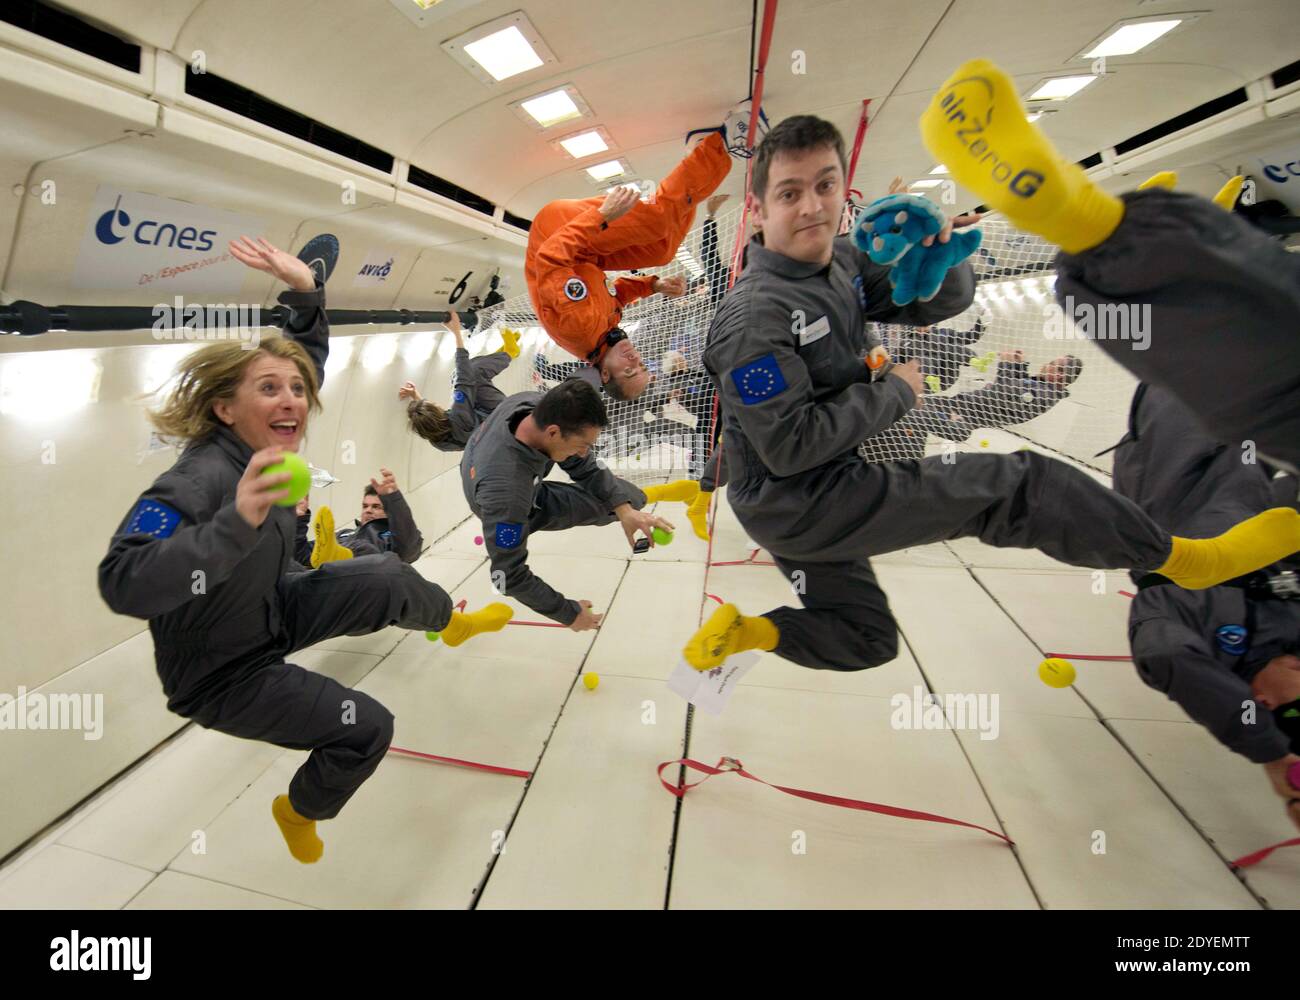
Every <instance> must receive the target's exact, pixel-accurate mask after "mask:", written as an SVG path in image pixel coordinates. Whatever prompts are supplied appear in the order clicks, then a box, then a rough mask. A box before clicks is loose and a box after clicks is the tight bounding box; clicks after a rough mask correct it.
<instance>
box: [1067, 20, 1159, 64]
mask: <svg viewBox="0 0 1300 1000" xmlns="http://www.w3.org/2000/svg"><path fill="white" fill-rule="evenodd" d="M1182 23H1183V18H1181V17H1178V18H1172V19H1170V20H1167V21H1139V22H1138V23H1136V24H1122V25H1120V26H1119V27H1118V28H1116V29H1115V30H1114V31H1112V32H1111V33H1110V34H1108V35H1107V36H1106V37H1105V38H1103V39H1102V40H1101V41H1100V42H1098V43H1097V44H1096V45H1094V46H1093V47H1092V48H1091V49H1089V50H1088V51H1087V52H1084V53H1083V55H1082V57H1081V58H1084V59H1095V58H1097V57H1098V56H1131V55H1132V54H1133V53H1134V52H1140V51H1141V50H1142V49H1145V48H1146V47H1147V46H1148V45H1150V44H1151V43H1152V42H1154V41H1155V40H1156V39H1157V38H1159V37H1160V36H1161V35H1164V34H1165V33H1167V32H1170V31H1173V29H1174V28H1176V27H1178V25H1180V24H1182Z"/></svg>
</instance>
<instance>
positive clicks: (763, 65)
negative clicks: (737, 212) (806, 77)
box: [745, 0, 776, 193]
mask: <svg viewBox="0 0 1300 1000" xmlns="http://www.w3.org/2000/svg"><path fill="white" fill-rule="evenodd" d="M775 27H776V0H766V3H764V4H763V34H762V35H761V36H760V37H759V42H758V68H757V69H756V70H755V72H754V80H753V84H754V88H753V91H752V92H751V94H750V96H751V98H752V99H753V102H754V103H753V106H752V107H751V108H750V110H749V136H748V146H749V148H750V149H753V148H754V128H755V127H756V126H757V125H758V112H759V110H760V109H761V108H762V106H763V79H764V74H765V73H766V71H767V53H768V50H770V49H771V48H772V29H773V28H775ZM745 191H746V193H748V191H749V185H748V184H746V185H745Z"/></svg>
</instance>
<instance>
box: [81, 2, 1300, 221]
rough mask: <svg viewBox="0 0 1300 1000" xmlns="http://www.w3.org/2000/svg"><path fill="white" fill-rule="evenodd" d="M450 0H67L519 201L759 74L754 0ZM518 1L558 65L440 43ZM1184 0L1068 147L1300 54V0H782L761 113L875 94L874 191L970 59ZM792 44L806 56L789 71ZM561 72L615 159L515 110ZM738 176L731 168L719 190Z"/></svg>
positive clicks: (1034, 53)
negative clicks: (506, 70)
mask: <svg viewBox="0 0 1300 1000" xmlns="http://www.w3.org/2000/svg"><path fill="white" fill-rule="evenodd" d="M446 3H447V7H446V8H445V10H446V11H447V13H444V14H443V15H441V16H440V19H438V20H436V21H435V22H434V23H432V24H430V25H428V26H426V27H425V28H419V27H416V26H415V25H414V24H412V23H411V21H410V20H408V19H407V18H406V17H404V16H403V15H402V14H401V13H400V12H399V11H398V10H397V9H395V7H394V6H393V3H392V2H390V0H314V2H306V0H276V2H274V3H266V2H265V0H197V2H196V0H64V4H65V6H68V7H70V8H72V9H74V10H76V11H78V12H79V13H81V14H82V15H83V16H86V17H88V18H90V19H92V20H94V21H97V22H99V23H101V24H103V25H104V26H106V27H110V28H112V29H114V30H116V31H117V32H119V33H121V34H124V35H127V36H130V37H132V38H135V39H137V40H139V41H141V42H143V43H145V44H148V45H154V46H158V47H160V48H165V49H169V50H170V51H172V52H173V53H175V54H177V55H178V56H180V57H182V58H183V59H185V60H187V61H188V60H189V59H190V57H191V55H192V53H193V52H194V51H196V50H202V51H203V52H204V53H205V55H206V58H207V65H208V68H209V70H211V71H212V72H214V73H217V74H219V75H221V76H224V77H227V78H229V79H231V80H233V81H235V82H237V83H239V84H241V85H243V86H245V87H249V88H251V89H253V90H255V91H257V92H259V93H261V94H262V95H264V96H265V97H267V98H269V99H271V100H274V101H277V102H279V103H281V104H284V105H287V106H289V107H292V108H294V109H296V110H298V111H300V112H302V113H303V114H306V115H309V116H311V117H313V118H316V119H319V120H321V121H323V122H325V123H326V124H328V125H330V126H332V127H334V128H337V129H340V130H342V131H344V132H347V133H350V134H352V135H355V136H357V137H358V138H360V139H363V140H364V141H366V142H368V143H371V144H372V145H375V146H378V147H380V148H381V149H384V150H387V151H388V152H390V153H392V154H394V155H395V156H398V157H401V158H403V159H407V160H409V161H410V162H412V163H414V164H416V165H417V166H419V167H422V168H424V169H425V170H428V171H430V172H432V173H434V174H437V175H439V176H441V177H444V178H446V179H448V180H450V181H453V182H454V183H456V184H459V185H461V186H462V187H465V188H467V189H469V190H471V191H473V192H475V193H477V194H479V195H482V196H483V197H485V198H487V199H489V200H491V201H493V202H495V203H497V204H500V205H503V206H504V207H505V208H506V209H507V210H509V211H511V212H514V213H515V214H517V215H521V216H525V217H531V216H532V215H533V214H534V213H535V212H536V211H537V209H538V208H540V207H541V206H542V205H543V204H545V203H546V202H547V201H549V200H551V199H553V198H561V197H585V196H589V195H591V194H593V193H595V192H596V190H597V189H596V188H595V187H594V186H593V185H592V184H590V183H589V182H588V181H587V179H586V175H585V174H584V173H582V171H581V165H582V164H586V163H592V162H599V160H601V159H604V158H608V156H610V155H618V156H623V157H625V158H627V160H628V161H629V162H630V163H631V165H632V167H633V168H634V170H635V171H636V173H637V175H638V176H640V177H644V178H648V179H658V178H659V177H661V176H662V175H663V174H664V173H665V172H666V171H667V170H668V169H669V168H670V167H671V166H672V164H673V163H674V162H676V160H677V159H678V158H679V156H680V155H681V151H682V137H683V136H684V134H685V133H686V132H687V131H688V130H690V129H692V128H697V127H700V126H705V125H710V124H714V123H716V122H717V121H718V120H719V119H720V117H721V115H722V113H723V112H724V111H725V109H726V108H727V107H728V106H729V105H731V104H732V103H733V102H735V101H736V100H737V99H739V98H741V97H743V96H745V94H746V93H748V91H749V81H748V79H747V76H748V67H749V52H750V37H751V19H752V11H753V7H752V4H751V2H750V0H707V2H705V3H700V2H698V0H657V2H656V3H654V4H644V3H640V2H609V0H565V2H564V3H555V2H546V3H542V2H538V0H532V2H527V0H482V2H477V3H475V2H468V0H446ZM760 6H761V5H760ZM520 9H522V10H524V11H525V12H526V13H527V14H528V16H529V18H530V20H531V21H532V23H533V25H534V26H535V27H536V29H537V30H538V31H539V32H540V34H541V36H542V38H543V39H544V40H545V42H546V44H547V45H548V46H549V47H550V48H551V50H552V51H553V52H554V53H555V55H556V57H557V58H558V64H549V65H547V66H543V67H539V68H538V69H536V70H533V71H530V72H529V73H526V74H522V75H520V76H517V77H514V78H512V79H510V80H508V81H506V82H504V83H502V84H497V85H495V86H492V85H489V84H486V83H483V82H480V81H479V80H478V79H476V78H475V77H473V76H472V75H471V74H470V73H469V72H467V71H466V70H465V69H464V68H462V67H461V66H460V65H458V64H457V63H455V62H454V61H453V60H452V59H451V58H450V57H449V56H448V55H447V54H446V53H445V52H444V51H443V50H442V49H441V43H442V42H443V41H445V40H447V39H449V38H452V37H454V36H456V35H458V34H460V33H462V32H464V31H466V30H468V29H470V28H472V27H474V26H476V25H478V24H482V23H484V22H486V21H489V20H491V19H493V18H496V17H498V16H501V15H503V14H508V13H511V12H513V11H515V10H520ZM435 10H437V8H435ZM1180 10H1196V11H1198V12H1201V17H1200V19H1199V20H1198V21H1196V22H1195V23H1194V24H1191V25H1190V26H1186V27H1184V28H1181V29H1179V30H1177V31H1176V32H1174V33H1173V34H1172V35H1170V36H1169V37H1167V38H1165V39H1162V40H1161V41H1160V42H1158V43H1157V44H1156V45H1155V46H1152V47H1151V48H1150V49H1148V50H1147V51H1146V52H1144V53H1139V54H1138V55H1136V56H1129V57H1118V58H1112V59H1111V60H1110V61H1109V66H1108V75H1107V76H1106V77H1105V78H1104V79H1103V80H1100V81H1098V82H1097V83H1095V84H1093V85H1092V86H1090V87H1089V88H1087V89H1086V90H1085V91H1083V92H1082V93H1081V94H1079V95H1078V96H1077V97H1075V98H1073V99H1072V100H1070V101H1069V102H1067V103H1065V104H1064V105H1062V106H1061V110H1060V111H1059V113H1058V114H1056V115H1054V116H1051V117H1050V119H1044V122H1045V128H1046V130H1047V131H1048V132H1049V133H1050V134H1051V135H1052V136H1053V138H1055V139H1056V140H1057V141H1058V142H1059V143H1060V144H1061V146H1062V148H1063V150H1064V151H1065V152H1066V153H1067V154H1068V155H1070V156H1072V157H1083V156H1087V155H1090V154H1092V153H1094V152H1097V151H1098V150H1100V149H1102V148H1105V147H1108V146H1111V145H1113V144H1115V143H1116V142H1118V141H1121V140H1123V139H1126V138H1128V137H1130V136H1132V135H1134V134H1136V133H1138V132H1141V131H1143V130H1144V129H1146V128H1149V127H1150V126H1152V125H1154V124H1158V123H1160V122H1162V121H1165V120H1166V119H1168V118H1171V117H1173V116H1174V115H1177V114H1180V113H1182V112H1184V111H1186V110H1188V109H1190V108H1192V107H1194V106H1196V105H1198V104H1201V103H1203V102H1205V101H1207V100H1210V99H1212V98H1215V97H1218V96H1220V95H1221V94H1223V93H1225V92H1227V91H1230V90H1233V89H1235V88H1237V87H1240V86H1242V85H1243V84H1245V83H1247V82H1249V81H1252V80H1255V79H1257V78H1259V77H1261V76H1264V75H1266V74H1268V73H1269V72H1272V71H1273V70H1275V69H1277V68H1279V67H1280V66H1283V65H1286V64H1288V63H1290V62H1292V61H1293V60H1295V59H1296V58H1297V57H1298V56H1300V52H1298V50H1300V28H1297V18H1296V5H1295V2H1294V0H1208V2H1202V3H1196V4H1185V3H1182V2H1179V0H1155V2H1151V0H1144V2H1141V3H1139V2H1137V0H1088V2H1086V3H1083V2H1079V0H1042V2H1039V3H1037V4H1033V5H1026V4H1024V3H1023V2H1021V0H1015V2H1012V0H907V2H905V3H904V2H888V3H886V2H879V0H781V2H780V4H779V7H778V11H777V22H776V30H775V34H774V37H773V43H772V50H771V60H770V63H769V66H768V77H767V83H766V88H767V90H766V95H767V96H766V100H765V105H766V110H767V112H768V116H769V118H770V119H771V120H772V121H776V120H779V119H780V118H782V117H785V116H787V115H790V114H795V113H801V112H809V113H814V114H820V115H822V116H824V117H827V118H829V119H831V120H832V121H834V122H835V123H836V124H837V125H839V127H840V128H841V130H842V131H844V132H845V134H846V139H849V140H851V139H852V136H853V133H854V131H855V129H856V125H857V118H858V112H859V107H860V102H861V100H862V99H863V98H868V97H869V98H872V101H873V103H872V115H873V120H872V124H871V129H870V133H869V135H868V138H867V142H866V146H865V148H864V151H863V159H862V162H861V164H860V165H859V168H858V175H857V177H856V179H855V185H854V186H855V187H857V188H858V189H860V190H862V191H863V192H867V193H870V192H876V191H881V190H883V189H884V187H885V186H886V185H887V184H888V182H889V180H890V178H891V177H892V176H893V175H895V174H902V175H904V176H905V177H909V178H913V177H919V176H923V175H925V174H926V173H927V172H928V171H929V169H930V167H931V165H932V163H931V161H930V159H929V157H928V156H927V154H926V153H925V150H924V148H923V147H922V145H921V143H920V140H919V137H918V135H917V130H916V118H917V116H918V114H919V113H920V111H921V109H922V108H923V107H924V105H925V103H926V101H927V100H928V98H929V96H930V94H931V93H932V92H933V90H934V89H935V87H937V86H938V84H939V83H941V82H942V80H943V79H944V78H945V77H946V76H947V75H948V73H949V72H950V71H951V70H952V69H953V68H954V67H955V66H956V65H958V64H959V63H960V62H961V61H963V60H964V59H967V58H970V57H973V56H977V55H978V56H985V57H988V58H991V59H993V60H994V61H996V62H998V63H999V64H1001V65H1002V66H1003V67H1004V68H1006V69H1007V70H1008V71H1009V72H1011V73H1012V74H1013V75H1014V76H1015V77H1016V79H1017V82H1019V83H1020V84H1021V85H1022V86H1023V87H1024V88H1025V89H1028V88H1029V87H1031V86H1032V85H1033V84H1035V83H1037V82H1038V80H1039V79H1041V78H1042V77H1044V76H1048V75H1059V74H1062V73H1066V72H1069V71H1070V70H1072V69H1074V70H1078V71H1080V72H1087V64H1086V63H1085V62H1083V61H1076V62H1071V61H1070V60H1071V58H1072V57H1073V56H1074V54H1075V53H1076V52H1078V51H1079V50H1080V49H1082V48H1083V47H1084V46H1085V45H1086V44H1087V43H1089V42H1090V41H1092V40H1093V39H1094V38H1095V37H1097V36H1098V35H1100V34H1101V33H1102V32H1104V31H1105V30H1106V29H1107V28H1109V27H1110V26H1112V25H1113V24H1114V23H1115V22H1117V21H1119V20H1121V19H1123V18H1129V17H1139V16H1146V15H1152V14H1159V13H1163V12H1174V11H1180ZM796 51H799V52H802V53H803V59H804V64H805V66H806V72H805V73H802V74H797V73H795V72H794V71H793V70H794V69H795V68H796V67H795V61H794V55H793V54H794V53H795V52H796ZM568 83H572V84H574V85H576V86H577V87H578V89H579V90H580V91H581V92H582V94H583V96H584V97H585V98H586V100H587V102H588V103H589V104H590V106H591V109H592V111H593V113H594V116H595V117H594V123H595V124H599V125H603V126H605V128H606V129H607V130H608V131H609V133H610V136H611V138H612V139H613V141H614V149H613V151H612V154H601V155H600V156H599V157H592V158H589V159H587V160H584V161H582V162H581V163H574V162H573V161H571V160H569V159H568V158H567V157H566V156H565V155H564V154H563V153H561V152H558V151H556V150H555V149H554V148H552V146H551V144H550V141H551V140H552V139H554V138H555V137H557V136H558V135H564V134H567V133H569V132H571V131H574V130H575V128H574V125H573V123H568V124H566V125H561V126H557V128H556V129H554V130H552V131H551V132H550V133H546V134H543V133H540V132H538V131H535V130H534V129H532V128H531V127H530V126H528V125H527V124H525V123H524V122H523V121H521V120H520V119H519V118H517V117H516V116H515V115H514V114H513V113H512V112H511V111H510V109H509V107H508V105H509V104H510V102H512V101H516V100H519V99H521V98H524V97H527V96H530V95H532V94H535V93H540V92H542V91H544V90H546V89H548V88H552V87H554V86H556V85H560V84H568ZM586 124H587V123H586V122H584V123H581V125H586ZM742 185H743V174H742V172H741V171H739V170H737V171H733V173H732V176H731V178H730V179H729V181H728V186H727V187H726V188H725V190H731V191H733V192H737V193H738V192H739V191H740V190H741V187H742ZM961 200H962V202H963V203H965V202H966V201H969V200H970V199H969V197H968V196H966V195H965V194H964V193H963V194H962V198H961Z"/></svg>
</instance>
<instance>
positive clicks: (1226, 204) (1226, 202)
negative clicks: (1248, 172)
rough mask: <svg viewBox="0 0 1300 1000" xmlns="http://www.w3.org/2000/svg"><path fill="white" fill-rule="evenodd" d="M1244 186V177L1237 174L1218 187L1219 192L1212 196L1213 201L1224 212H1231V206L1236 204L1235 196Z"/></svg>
mask: <svg viewBox="0 0 1300 1000" xmlns="http://www.w3.org/2000/svg"><path fill="white" fill-rule="evenodd" d="M1245 186H1246V178H1245V177H1243V176H1242V175H1241V174H1238V175H1237V176H1236V177H1234V178H1232V180H1230V181H1228V183H1227V184H1225V185H1223V187H1221V188H1219V193H1218V194H1216V195H1215V196H1214V199H1213V201H1214V203H1215V204H1216V205H1218V206H1219V207H1220V208H1221V209H1223V210H1224V211H1225V212H1231V211H1232V208H1233V206H1234V205H1236V204H1237V198H1238V197H1240V195H1241V189H1242V188H1243V187H1245Z"/></svg>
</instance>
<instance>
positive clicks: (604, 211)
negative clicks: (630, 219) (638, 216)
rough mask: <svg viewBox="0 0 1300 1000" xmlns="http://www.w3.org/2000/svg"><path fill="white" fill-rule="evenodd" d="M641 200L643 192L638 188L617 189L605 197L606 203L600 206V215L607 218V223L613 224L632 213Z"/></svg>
mask: <svg viewBox="0 0 1300 1000" xmlns="http://www.w3.org/2000/svg"><path fill="white" fill-rule="evenodd" d="M640 200H641V192H640V191H638V190H637V189H636V188H634V187H616V188H615V189H614V190H613V191H611V192H610V193H609V194H607V195H605V202H604V204H603V205H601V206H600V214H601V215H603V216H604V217H605V221H606V222H613V221H614V220H615V219H618V218H621V217H622V216H624V215H627V213H628V212H630V211H632V209H633V208H634V207H635V206H636V203H637V202H638V201H640Z"/></svg>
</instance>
